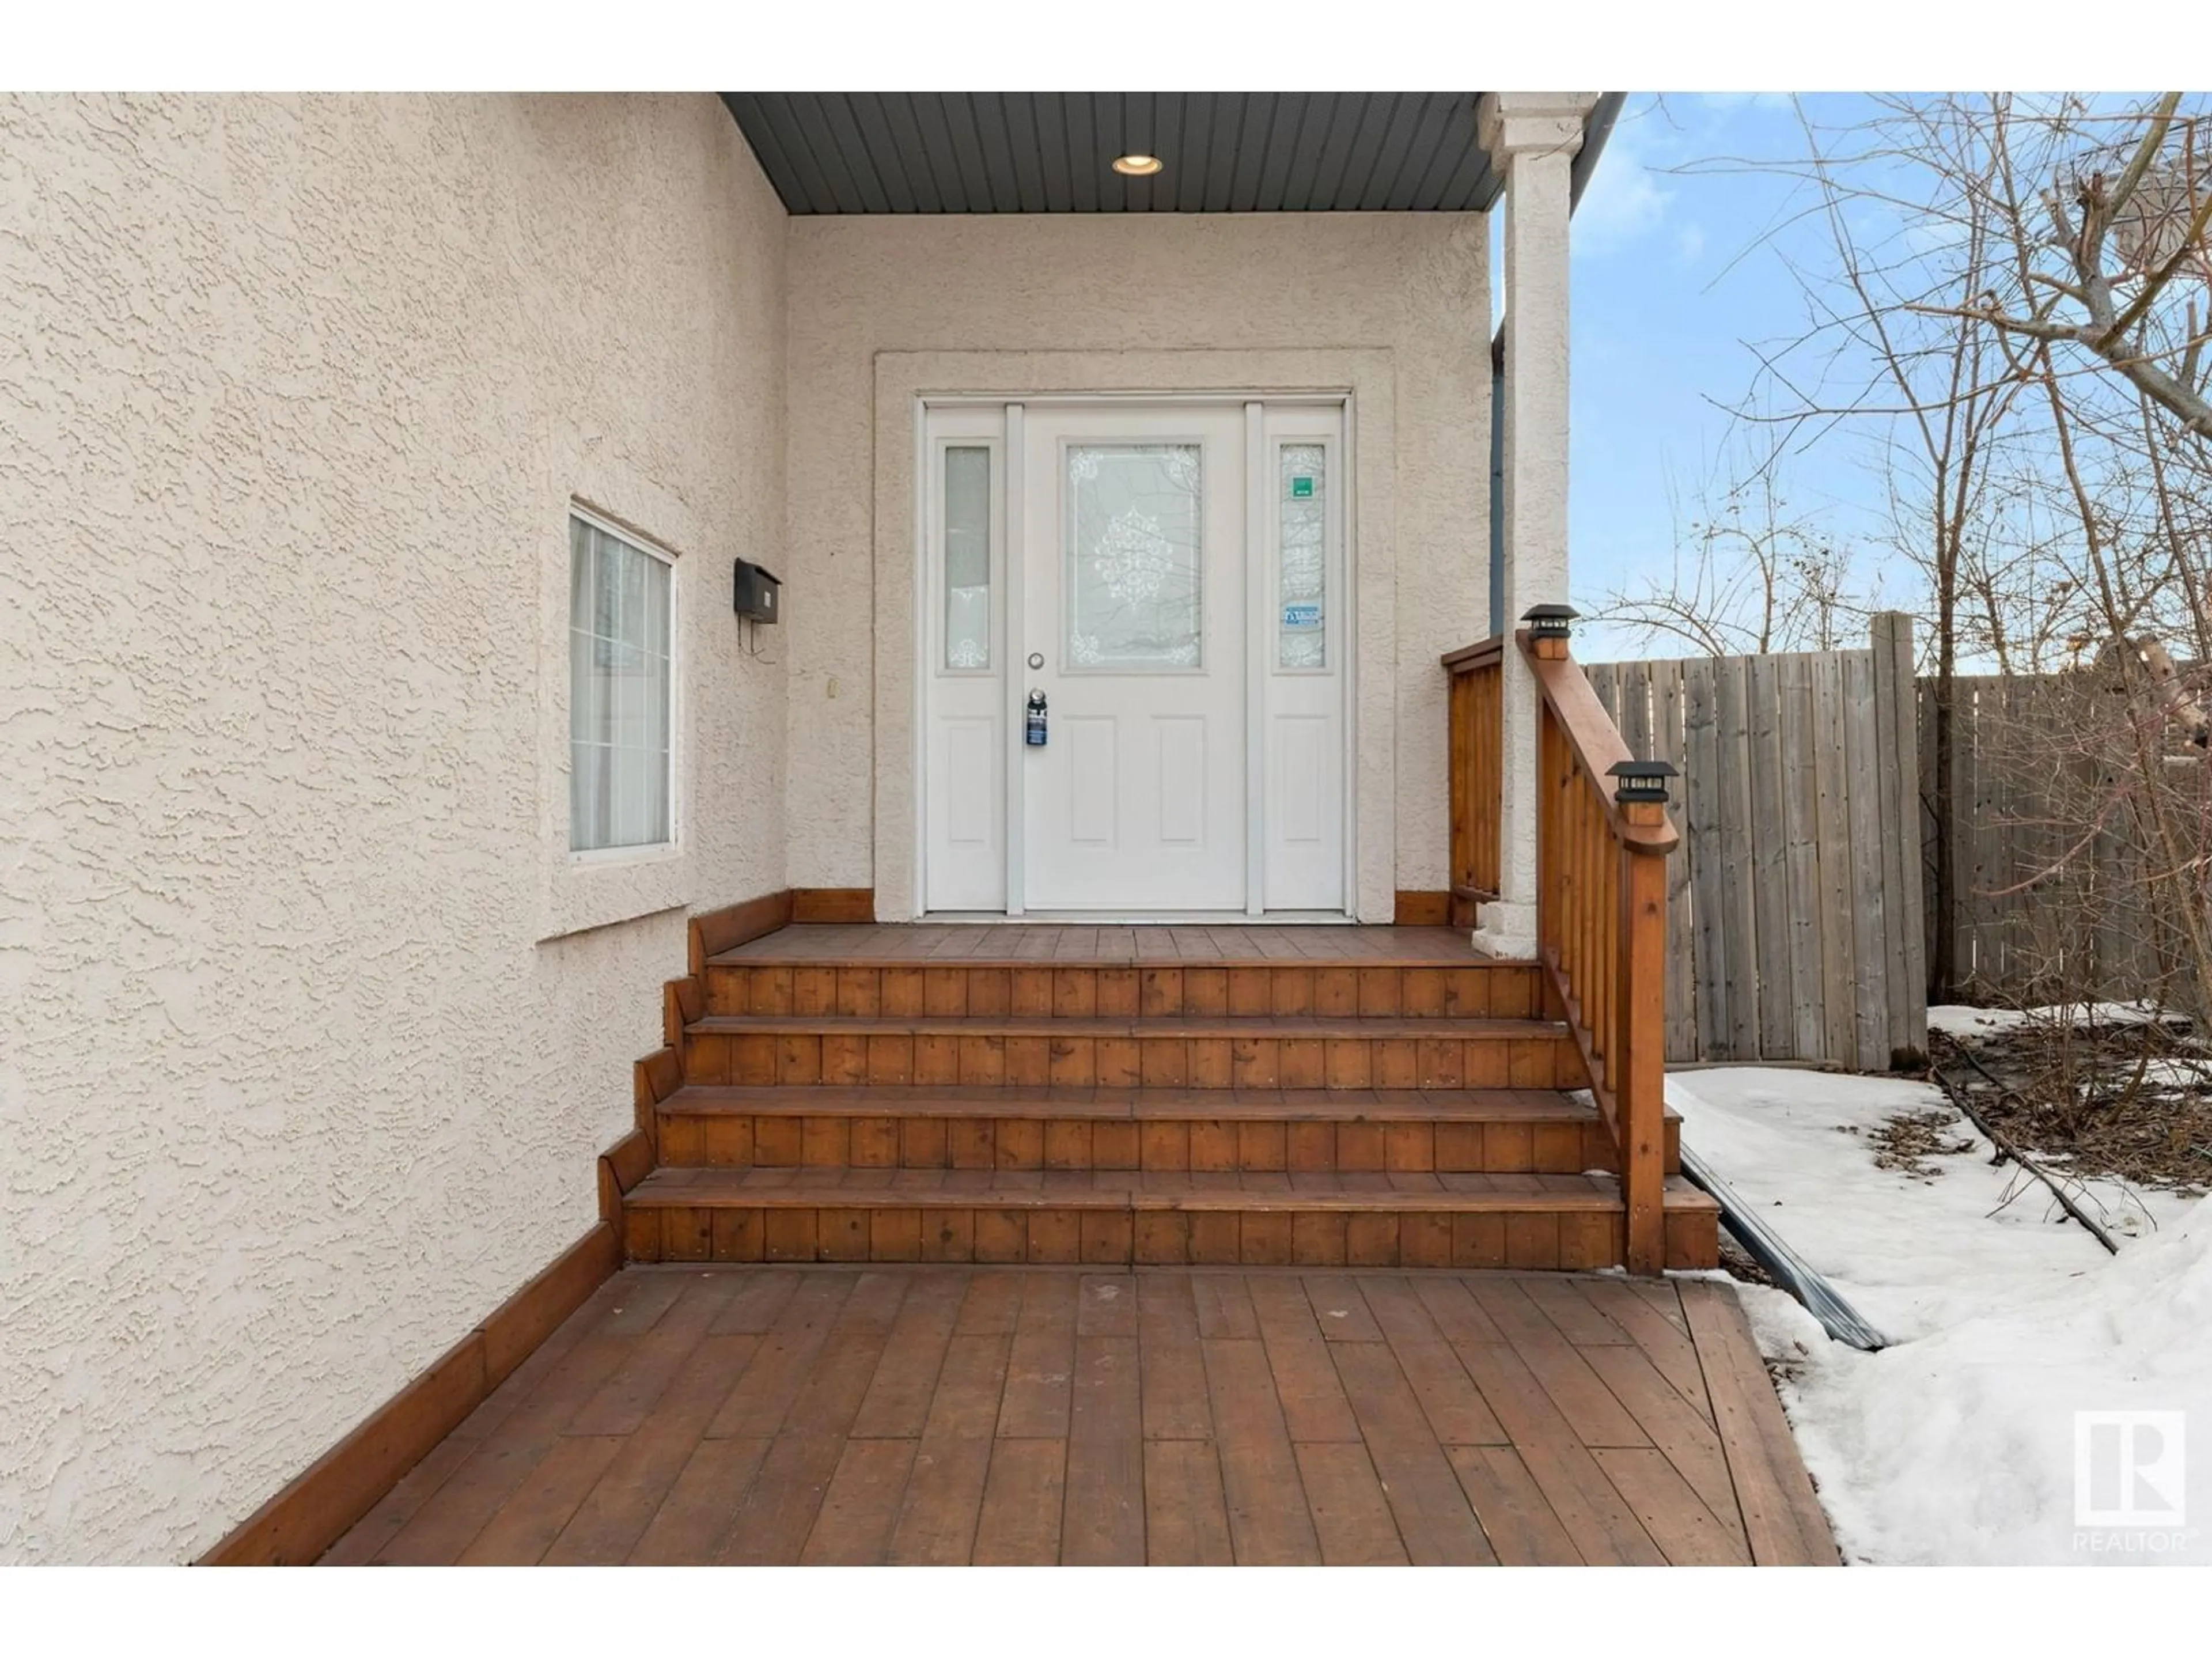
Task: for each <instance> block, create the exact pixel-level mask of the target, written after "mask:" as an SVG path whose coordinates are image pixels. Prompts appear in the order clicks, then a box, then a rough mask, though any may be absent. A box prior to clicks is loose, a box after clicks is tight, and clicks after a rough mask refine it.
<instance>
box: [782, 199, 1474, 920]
mask: <svg viewBox="0 0 2212 1659" xmlns="http://www.w3.org/2000/svg"><path fill="white" fill-rule="evenodd" d="M1488 248H1489V240H1488V229H1487V226H1486V222H1485V220H1484V218H1483V216H1480V215H1474V214H1462V215H1447V214H1437V215H1421V214H1313V215H1253V216H1231V215H1219V216H1191V217H1182V216H1173V215H1158V216H1155V215H1146V214H1130V215H1095V216H1086V215H1072V216H1039V217H1019V216H994V217H975V218H957V217H955V218H927V217H919V218H905V217H897V218H811V219H810V218H799V219H794V220H793V221H792V222H791V238H790V279H791V288H790V295H791V298H790V305H789V308H788V315H789V338H788V348H787V352H788V362H789V367H790V376H791V379H790V386H791V393H790V431H789V437H788V442H787V464H788V467H789V473H788V507H789V513H790V534H789V551H788V552H787V555H786V567H787V568H785V570H784V571H783V573H782V574H784V576H785V578H786V586H785V611H784V628H785V632H786V635H787V649H788V652H789V665H788V669H787V672H788V675H789V678H790V692H791V702H790V716H789V721H790V724H789V741H788V749H789V754H790V757H791V769H790V778H789V786H788V795H787V815H788V818H787V821H788V833H789V836H790V851H789V854H788V860H787V872H788V875H789V879H790V882H791V884H793V885H794V886H818V887H868V886H878V904H879V914H883V913H884V912H883V911H882V910H881V908H880V907H881V905H882V903H883V902H884V899H885V897H886V896H887V890H886V888H885V887H884V886H882V885H879V884H880V883H884V878H885V877H886V874H887V873H888V874H889V875H890V876H891V877H892V878H893V879H892V880H891V881H890V883H889V884H888V885H889V888H890V889H897V888H898V879H897V877H898V872H896V871H890V872H886V871H885V870H884V869H883V868H882V867H880V866H882V864H883V863H884V860H883V859H882V858H881V857H880V856H879V854H880V851H881V849H882V848H883V846H884V842H886V840H890V839H896V840H900V841H910V840H911V837H912V831H911V829H910V826H909V825H908V823H907V822H906V821H905V818H906V817H910V816H911V810H912V809H911V805H910V797H905V796H902V795H900V794H899V793H896V791H895V790H893V789H891V788H890V787H888V786H889V780H888V779H887V778H886V777H885V776H884V775H883V774H882V773H881V772H879V771H878V769H877V756H878V749H879V748H881V747H882V746H883V745H882V743H881V741H880V738H879V732H878V726H883V727H884V729H885V730H891V729H894V728H896V729H904V728H905V727H906V726H907V723H908V721H910V720H911V708H910V707H909V705H910V703H911V701H912V695H913V691H912V685H911V683H910V680H909V679H908V677H906V676H904V675H902V674H899V673H896V672H888V673H887V672H882V671H878V655H877V652H878V642H879V640H881V639H883V638H887V637H891V636H893V635H896V637H897V638H900V639H903V638H905V637H906V635H907V633H908V631H910V629H911V627H912V622H911V618H910V616H909V615H908V610H910V605H898V604H897V602H896V598H895V597H894V596H895V595H896V593H899V592H905V591H909V590H904V589H900V588H896V587H894V586H891V585H890V584H886V583H884V582H883V581H881V580H878V571H877V568H876V567H877V564H878V559H879V556H880V555H881V553H882V550H883V547H884V541H885V539H886V538H897V537H900V536H902V535H905V536H908V537H909V538H910V531H909V530H908V528H907V526H904V525H901V524H897V523H894V522H890V514H889V513H887V512H886V511H885V510H884V506H883V505H882V503H883V502H884V501H885V500H887V499H888V500H890V501H894V502H896V501H902V500H903V499H905V497H903V496H902V495H900V494H899V492H898V491H896V490H895V489H893V490H889V491H887V490H885V489H884V481H885V479H886V478H887V477H890V478H894V479H895V478H896V477H901V476H903V475H904V474H905V473H907V472H908V471H910V468H911V463H910V457H909V456H908V455H906V454H905V453H899V452H900V447H899V446H898V445H896V444H893V443H889V442H886V441H885V438H884V432H883V430H882V429H881V428H879V426H878V411H877V408H876V399H877V398H878V393H879V392H880V391H881V389H882V383H881V382H880V380H879V375H878V365H879V363H882V362H888V361H889V360H890V357H891V356H892V355H893V354H902V355H903V354H963V355H962V356H960V357H959V359H958V361H959V362H960V364H961V366H962V369H963V373H973V374H977V375H980V376H982V377H984V378H981V379H980V380H975V381H973V382H969V383H965V384H961V385H945V386H936V387H933V388H932V387H923V388H921V389H924V390H929V389H934V390H939V391H948V392H950V391H991V392H999V391H1009V392H1011V391H1016V390H1018V389H1019V386H1018V382H1019V381H1020V380H1021V377H1022V376H1023V374H1024V373H1030V372H1034V371H1037V370H1038V369H1039V366H1040V365H1042V364H1043V360H1044V358H1045V356H1046V355H1047V354H1050V355H1051V356H1053V357H1054V358H1055V359H1056V360H1057V361H1058V362H1061V363H1063V364H1064V363H1066V362H1074V361H1082V362H1086V363H1090V362H1095V361H1097V360H1098V359H1102V358H1103V359H1104V360H1105V361H1106V362H1108V363H1109V365H1110V364H1111V363H1112V362H1113V361H1114V360H1115V358H1116V357H1119V358H1121V360H1123V361H1125V362H1127V363H1128V364H1129V365H1130V368H1129V372H1128V373H1127V374H1125V375H1115V376H1114V377H1113V379H1112V380H1111V381H1109V383H1107V384H1102V385H1100V386H1097V387H1096V388H1095V389H1097V390H1127V389H1145V390H1155V389H1161V386H1162V384H1163V377H1164V380H1165V382H1166V383H1167V384H1170V385H1180V386H1183V387H1185V388H1188V389H1194V390H1201V389H1203V390H1212V389H1223V390H1239V391H1241V390H1266V389H1269V388H1268V387H1267V386H1253V385H1251V383H1250V382H1249V381H1247V380H1242V379H1238V378H1236V376H1237V374H1240V373H1242V372H1243V368H1242V367H1240V365H1243V366H1249V365H1252V364H1261V365H1264V366H1266V367H1267V369H1268V372H1269V373H1271V374H1289V373H1291V372H1293V370H1294V369H1296V368H1297V366H1298V365H1299V363H1300V361H1301V359H1302V357H1303V358H1304V359H1305V360H1307V361H1309V362H1316V363H1319V364H1322V365H1324V366H1325V365H1326V364H1328V362H1341V361H1343V360H1344V359H1346V357H1348V356H1352V355H1353V354H1358V356H1362V357H1365V358H1371V359H1374V360H1376V361H1378V362H1380V364H1381V365H1382V367H1381V368H1380V369H1379V371H1378V375H1379V377H1380V379H1381V380H1387V384H1388V386H1389V388H1390V390H1389V398H1390V402H1391V406H1390V409H1389V420H1388V421H1387V422H1373V423H1372V424H1362V425H1360V426H1359V428H1358V430H1357V431H1356V433H1355V436H1354V443H1355V446H1356V447H1361V446H1365V445H1368V444H1370V442H1378V441H1387V442H1388V444H1389V453H1388V454H1387V457H1385V458H1383V465H1387V468H1388V471H1389V501H1388V503H1387V507H1383V508H1381V509H1378V510H1375V511H1372V512H1370V508H1373V507H1374V506H1375V504H1374V503H1372V502H1370V501H1368V500H1367V499H1366V496H1365V495H1364V494H1363V496H1362V499H1361V501H1360V503H1359V511H1360V513H1361V518H1360V521H1359V524H1358V528H1357V531H1356V534H1357V535H1358V538H1359V545H1358V550H1357V551H1358V557H1359V559H1360V560H1361V561H1362V585H1361V592H1360V596H1359V599H1360V605H1361V606H1362V616H1363V623H1362V644H1363V647H1364V646H1365V645H1366V643H1367V641H1368V635H1367V631H1366V626H1365V618H1366V614H1367V612H1368V611H1369V610H1370V608H1373V607H1378V606H1380V607H1383V608H1384V609H1385V611H1387V617H1388V619H1389V630H1388V631H1389V634H1390V635H1392V636H1394V637H1392V639H1391V641H1390V643H1389V650H1388V655H1387V657H1386V658H1385V659H1383V660H1379V661H1378V660H1375V659H1374V658H1373V654H1372V653H1370V655H1369V656H1368V657H1366V658H1364V659H1363V660H1362V662H1361V664H1360V666H1359V676H1360V699H1361V703H1362V708H1361V709H1360V711H1359V718H1360V726H1361V730H1362V732H1363V734H1364V732H1366V730H1367V729H1368V726H1369V724H1370V722H1369V720H1368V719H1367V714H1368V713H1369V710H1368V708H1367V705H1368V704H1369V703H1370V701H1372V700H1375V699H1380V700H1381V701H1382V702H1383V705H1384V714H1385V716H1386V719H1385V729H1386V730H1387V731H1388V732H1390V733H1391V734H1392V738H1393V741H1392V743H1391V744H1390V747H1391V749H1392V750H1393V753H1391V754H1389V755H1385V756H1382V757H1377V756H1376V755H1374V754H1372V753H1371V752H1370V746H1369V745H1367V744H1365V743H1364V741H1363V746H1362V750H1361V754H1360V773H1359V782H1360V787H1361V788H1362V789H1367V788H1372V787H1379V788H1382V789H1383V790H1385V791H1386V792H1387V793H1388V795H1389V799H1390V801H1391V803H1392V805H1393V806H1394V808H1395V811H1394V813H1393V816H1394V817H1395V829H1394V831H1393V843H1394V844H1392V845H1391V846H1389V848H1383V849H1380V850H1379V856H1380V858H1381V860H1382V864H1383V871H1384V872H1385V873H1386V874H1387V877H1388V879H1389V884H1393V885H1395V887H1398V888H1427V889H1433V888H1439V887H1442V886H1443V885H1444V884H1445V868H1446V861H1447V837H1448V832H1449V825H1448V822H1447V817H1446V810H1445V802H1444V793H1445V774H1444V748H1443V740H1444V685H1443V675H1442V674H1441V673H1440V672H1439V671H1437V655H1438V654H1439V653H1442V652H1443V651H1446V650H1449V649H1450V648H1452V647H1455V646H1458V645H1464V644H1466V643H1467V642H1468V641H1470V640H1473V639H1475V638H1478V637H1480V635H1482V634H1483V633H1485V632H1486V631H1487V622H1488V618H1487V615H1486V611H1487V567H1486V533H1487V532H1486V525H1487V521H1488V514H1489V501H1488V494H1489V472H1488V456H1489V441H1490V439H1489V419H1490V411H1489V376H1490V369H1489V357H1488V343H1487V340H1488V331H1489V322H1490V301H1489V294H1488V282H1489V269H1488ZM974 354H991V355H993V356H994V357H995V359H996V362H995V364H994V365H992V366H988V367H979V366H978V363H977V360H976V358H975V356H974ZM1169 354H1185V356H1183V358H1182V362H1185V363H1187V365H1188V368H1187V371H1186V372H1185V373H1183V374H1181V375H1176V374H1174V373H1173V372H1172V371H1163V370H1162V369H1161V368H1160V365H1161V364H1162V363H1163V362H1168V361H1171V360H1170V358H1169V356H1168V355H1169ZM1025 358H1026V359H1027V362H1026V365H1025V362H1024V359H1025ZM946 361H951V359H950V358H949V357H948V358H946ZM1046 367H1048V366H1046ZM1332 372H1333V371H1332ZM1225 375H1227V376H1229V377H1230V378H1224V376H1225ZM1271 384H1275V385H1280V384H1283V383H1281V382H1273V383H1271ZM1291 384H1297V382H1295V381H1294V382H1291ZM1304 384H1307V385H1309V386H1311V385H1316V384H1320V385H1333V384H1340V382H1331V381H1326V380H1324V381H1320V382H1315V381H1306V382H1304ZM1063 385H1064V382H1062V381H1060V380H1047V381H1046V382H1044V383H1043V384H1040V385H1039V386H1038V388H1037V389H1039V390H1043V389H1047V387H1048V386H1051V387H1054V388H1058V387H1060V386H1063ZM1371 459H1374V458H1373V457H1371V456H1370V453H1369V452H1368V450H1367V449H1366V448H1364V447H1362V449H1361V454H1360V459H1359V465H1360V467H1361V469H1362V476H1363V477H1364V473H1365V469H1366V467H1367V466H1368V465H1369V464H1370V460H1371ZM872 485H873V488H872V487H871V486H872ZM1377 588H1381V589H1382V590H1383V591H1381V592H1378V591H1376V589H1377ZM909 658H910V652H902V653H898V654H897V657H896V660H897V661H905V660H908V659H909ZM871 775H875V776H876V777H877V784H876V787H875V788H873V789H872V790H871V789H861V788H858V787H855V780H856V779H860V778H866V777H869V776H871ZM902 815H903V816H902ZM1376 853H1377V849H1373V848H1367V847H1366V846H1365V845H1364V843H1363V847H1362V870H1361V881H1360V889H1361V894H1362V898H1361V907H1362V915H1363V919H1370V920H1377V921H1387V920H1388V919H1389V918H1388V916H1387V915H1382V916H1370V915H1369V914H1368V905H1369V902H1370V899H1369V896H1368V890H1369V888H1370V876H1369V872H1368V870H1367V867H1366V862H1367V859H1368V858H1369V856H1370V855H1374V854H1376ZM1384 890H1385V891H1387V890H1388V888H1387V887H1385V888H1384ZM889 896H890V897H891V898H892V899H893V901H894V902H896V899H897V898H898V897H899V896H900V894H899V892H897V891H890V893H889Z"/></svg>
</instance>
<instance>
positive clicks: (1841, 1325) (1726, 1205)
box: [1682, 1141, 1889, 1353]
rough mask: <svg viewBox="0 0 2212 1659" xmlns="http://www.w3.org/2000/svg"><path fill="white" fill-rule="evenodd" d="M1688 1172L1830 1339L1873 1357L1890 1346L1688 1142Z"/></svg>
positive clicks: (1684, 1161)
mask: <svg viewBox="0 0 2212 1659" xmlns="http://www.w3.org/2000/svg"><path fill="white" fill-rule="evenodd" d="M1682 1173H1683V1174H1684V1175H1686V1176H1689V1178H1690V1179H1691V1180H1692V1181H1693V1182H1696V1183H1697V1184H1698V1185H1699V1187H1701V1188H1704V1189H1705V1191H1706V1192H1708V1193H1710V1194H1711V1195H1712V1198H1713V1201H1714V1202H1715V1203H1717V1204H1718V1205H1719V1206H1721V1218H1722V1220H1723V1223H1725V1224H1726V1225H1727V1227H1728V1230H1729V1232H1731V1233H1732V1234H1734V1235H1735V1239H1736V1242H1737V1243H1740V1244H1741V1245H1742V1246H1743V1248H1744V1249H1746V1250H1747V1251H1748V1252H1749V1253H1750V1255H1751V1258H1752V1260H1753V1261H1756V1262H1758V1263H1759V1266H1760V1267H1764V1268H1765V1269H1766V1271H1767V1273H1769V1274H1770V1275H1771V1277H1772V1278H1773V1279H1774V1282H1775V1283H1776V1284H1778V1285H1780V1286H1781V1287H1782V1288H1783V1289H1784V1290H1785V1291H1789V1292H1790V1295H1792V1296H1794V1297H1796V1298H1797V1299H1798V1301H1800V1302H1802V1303H1803V1304H1805V1311H1806V1312H1808V1313H1809V1314H1811V1315H1812V1316H1813V1317H1814V1318H1815V1319H1817V1320H1819V1321H1820V1325H1821V1328H1823V1329H1825V1330H1826V1332H1827V1333H1828V1334H1829V1335H1830V1336H1832V1337H1833V1338H1834V1339H1835V1340H1837V1341H1838V1342H1847V1343H1849V1344H1850V1346H1852V1347H1854V1348H1858V1349H1861V1350H1863V1351H1864V1352H1868V1353H1873V1352H1876V1351H1877V1350H1879V1349H1882V1348H1886V1347H1887V1346H1889V1339H1888V1338H1887V1337H1885V1336H1884V1335H1882V1334H1881V1332H1880V1331H1878V1330H1876V1329H1875V1328H1874V1327H1873V1326H1871V1325H1869V1324H1868V1323H1867V1322H1866V1321H1865V1320H1863V1319H1862V1318H1861V1317H1860V1316H1859V1311H1858V1310H1857V1309H1856V1308H1854V1307H1852V1306H1851V1304H1850V1303H1848V1302H1846V1301H1844V1298H1843V1297H1842V1296H1841V1294H1839V1293H1838V1291H1837V1290H1836V1287H1835V1286H1834V1285H1831V1284H1829V1283H1828V1281H1827V1280H1826V1279H1823V1278H1821V1277H1820V1274H1819V1273H1817V1272H1815V1271H1814V1269H1813V1267H1811V1266H1810V1265H1809V1264H1808V1263H1807V1261H1805V1259H1804V1258H1803V1257H1802V1256H1801V1255H1798V1254H1797V1253H1796V1251H1795V1250H1793V1249H1790V1246H1789V1244H1788V1243H1786V1242H1784V1239H1783V1237H1782V1235H1781V1234H1779V1233H1778V1232H1776V1231H1774V1230H1773V1229H1772V1228H1771V1227H1770V1226H1768V1225H1766V1223H1765V1220H1764V1219H1763V1218H1761V1217H1760V1216H1759V1212H1757V1211H1756V1210H1754V1209H1753V1208H1752V1207H1751V1206H1750V1205H1748V1204H1747V1203H1745V1202H1744V1200H1743V1199H1742V1197H1741V1195H1740V1194H1738V1193H1737V1192H1736V1190H1735V1188H1733V1187H1731V1186H1729V1184H1728V1182H1726V1181H1725V1180H1723V1178H1722V1177H1721V1176H1720V1175H1719V1174H1718V1173H1717V1172H1716V1171H1715V1170H1714V1169H1713V1167H1712V1166H1711V1164H1707V1163H1706V1162H1705V1159H1703V1158H1699V1156H1698V1155H1697V1153H1695V1152H1692V1151H1691V1150H1690V1147H1689V1145H1688V1143H1687V1142H1686V1141H1685V1142H1684V1144H1683V1146H1682Z"/></svg>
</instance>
